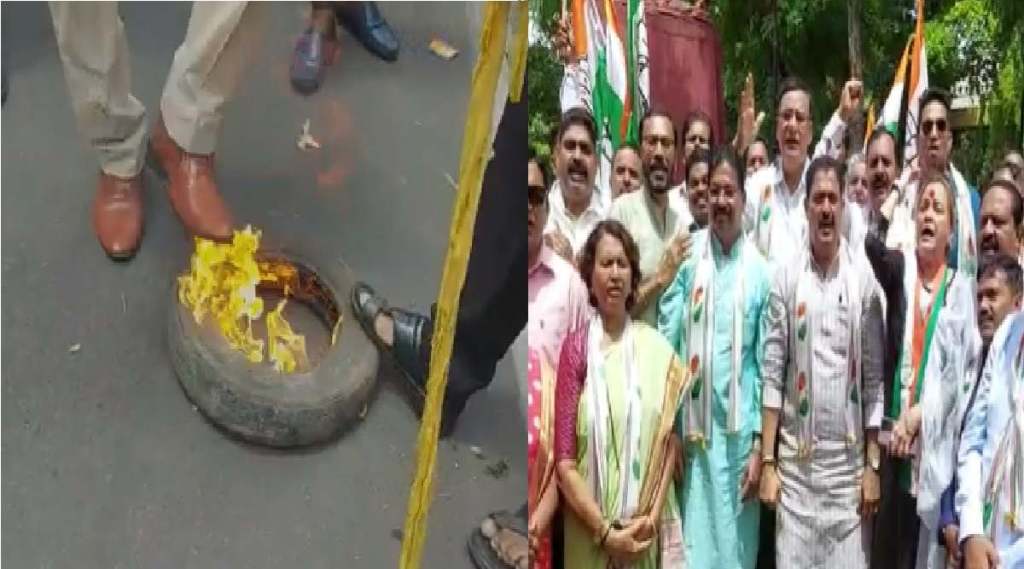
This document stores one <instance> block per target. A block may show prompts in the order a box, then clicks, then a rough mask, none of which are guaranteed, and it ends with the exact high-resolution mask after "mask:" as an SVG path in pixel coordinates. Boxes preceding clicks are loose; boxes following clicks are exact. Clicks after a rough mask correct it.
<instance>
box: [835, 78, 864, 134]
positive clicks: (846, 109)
mask: <svg viewBox="0 0 1024 569" xmlns="http://www.w3.org/2000/svg"><path fill="white" fill-rule="evenodd" d="M863 102H864V84H863V83H861V82H860V80H858V79H850V80H849V81H847V82H846V84H845V85H843V92H842V94H841V95H840V97H839V118H841V119H843V122H845V123H849V122H851V121H852V120H853V119H854V118H855V117H856V116H857V112H858V111H859V110H860V106H861V104H863Z"/></svg>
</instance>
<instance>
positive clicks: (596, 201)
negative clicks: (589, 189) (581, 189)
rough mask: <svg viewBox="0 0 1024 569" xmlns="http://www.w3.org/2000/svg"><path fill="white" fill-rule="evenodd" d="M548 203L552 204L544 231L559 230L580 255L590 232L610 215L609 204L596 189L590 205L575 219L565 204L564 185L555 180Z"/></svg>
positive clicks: (573, 252) (575, 253)
mask: <svg viewBox="0 0 1024 569" xmlns="http://www.w3.org/2000/svg"><path fill="white" fill-rule="evenodd" d="M549 195H550V197H549V198H548V203H549V204H550V206H551V209H550V213H549V214H548V224H547V225H546V226H544V233H554V232H556V231H557V232H558V233H561V234H562V235H564V236H565V238H566V239H568V240H569V245H570V246H571V247H572V254H573V255H579V253H580V251H582V250H583V246H584V245H585V244H586V243H587V238H588V237H590V233H591V232H592V231H593V230H594V228H595V227H597V224H598V223H600V222H601V221H602V220H604V219H605V218H606V217H607V216H608V205H607V204H605V203H604V202H603V201H602V200H601V195H600V194H599V193H598V192H597V190H596V189H595V190H594V193H593V194H592V195H591V196H590V205H589V206H587V209H585V210H584V211H583V213H581V214H580V216H579V217H577V218H575V219H573V217H572V215H570V213H569V209H568V208H567V207H566V206H565V198H564V197H563V196H562V186H561V184H560V183H559V182H558V180H555V183H554V184H553V185H552V186H551V193H550V194H549Z"/></svg>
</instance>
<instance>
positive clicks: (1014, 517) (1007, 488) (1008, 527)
mask: <svg viewBox="0 0 1024 569" xmlns="http://www.w3.org/2000/svg"><path fill="white" fill-rule="evenodd" d="M1012 374H1013V375H1012V377H1011V378H1010V402H1011V405H1012V406H1013V409H1012V411H1013V413H1012V414H1011V416H1010V419H1009V420H1008V421H1007V422H1006V428H1005V429H1004V430H1003V433H1002V435H1001V438H1000V440H999V446H998V447H997V448H996V453H995V455H994V456H993V457H992V470H991V472H990V473H989V479H988V481H987V482H986V484H985V488H984V492H985V502H984V509H983V517H982V519H983V522H984V527H985V533H986V534H988V536H989V539H991V540H992V542H993V543H997V541H996V537H997V536H998V535H999V534H1000V529H1002V530H1003V531H1006V532H1008V533H1011V534H1016V535H1018V536H1020V535H1021V534H1024V389H1021V387H1022V385H1021V384H1022V382H1024V335H1022V336H1021V339H1020V342H1019V343H1018V344H1017V350H1016V352H1015V354H1014V358H1013V362H1012ZM993 434H994V433H993Z"/></svg>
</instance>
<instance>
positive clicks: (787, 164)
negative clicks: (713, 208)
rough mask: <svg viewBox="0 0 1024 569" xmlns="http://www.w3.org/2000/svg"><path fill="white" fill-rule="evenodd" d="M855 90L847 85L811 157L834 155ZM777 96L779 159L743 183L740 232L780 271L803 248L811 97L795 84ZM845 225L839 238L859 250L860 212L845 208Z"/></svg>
mask: <svg viewBox="0 0 1024 569" xmlns="http://www.w3.org/2000/svg"><path fill="white" fill-rule="evenodd" d="M860 89H861V85H860V82H859V81H849V82H847V83H846V85H845V86H844V88H843V96H842V101H841V103H840V106H839V109H838V110H837V111H836V112H835V113H834V114H833V115H832V118H831V119H830V120H829V122H828V124H826V125H825V130H823V131H822V134H821V140H819V141H818V144H817V146H816V147H815V149H814V154H813V157H817V156H831V157H833V158H835V157H836V156H837V155H838V154H839V151H840V150H841V148H842V140H843V136H844V134H845V133H846V124H847V121H848V120H850V118H851V117H852V115H853V113H854V111H855V110H856V108H857V106H858V105H859V104H860V103H859V101H860V96H861V94H860V93H861V92H860ZM781 93H782V95H781V97H780V98H779V102H778V109H777V111H778V118H777V119H776V123H775V140H776V143H777V144H778V148H779V153H778V158H777V159H776V161H775V163H774V164H771V165H769V166H768V167H766V168H761V169H760V170H758V171H757V172H756V173H755V174H754V175H753V176H751V177H750V178H749V179H748V180H747V182H746V188H747V205H746V210H745V213H744V216H743V217H744V219H743V224H744V229H745V230H746V231H747V232H748V234H749V235H750V236H751V238H752V239H753V241H754V243H755V245H757V248H758V250H759V251H761V254H762V255H764V256H765V258H766V259H768V261H769V263H771V264H773V265H775V266H782V265H785V264H786V263H787V262H788V261H789V260H790V259H791V258H792V257H793V256H794V255H796V254H797V252H798V251H802V250H803V249H804V247H806V244H807V217H806V215H805V214H804V198H805V196H806V195H807V189H806V187H805V184H804V177H805V176H806V174H807V167H808V166H809V164H810V162H811V157H808V155H807V148H808V146H810V143H811V133H812V130H813V123H812V121H811V98H810V97H811V96H810V92H809V91H808V90H807V88H806V87H805V86H803V84H802V83H800V82H798V81H793V82H792V83H789V82H787V83H784V84H783V86H782V89H781ZM855 210H857V211H855ZM845 220H846V221H844V222H843V224H844V225H843V228H842V230H843V235H844V236H845V237H846V238H847V240H848V241H850V243H853V244H854V245H855V246H859V244H860V243H861V242H862V241H863V238H864V234H865V233H866V232H867V227H866V225H865V224H864V215H863V214H861V213H860V211H859V206H852V207H849V208H847V215H846V216H845Z"/></svg>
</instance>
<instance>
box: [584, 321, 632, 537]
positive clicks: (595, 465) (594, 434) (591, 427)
mask: <svg viewBox="0 0 1024 569" xmlns="http://www.w3.org/2000/svg"><path fill="white" fill-rule="evenodd" d="M603 337H604V327H603V326H602V323H601V317H600V316H597V315H595V316H593V317H592V318H591V319H590V325H589V328H588V330H587V378H586V383H585V385H584V389H583V397H584V398H585V400H586V402H587V431H588V432H587V439H588V444H587V448H586V457H585V460H586V464H588V465H589V467H590V469H591V471H590V472H591V476H590V480H591V491H592V492H593V493H594V494H593V495H594V498H595V499H597V500H598V503H602V502H603V497H604V495H605V494H604V488H605V487H606V485H607V484H608V473H607V472H606V471H605V460H606V459H607V458H608V457H609V456H611V455H612V454H613V453H614V452H615V451H618V456H616V457H614V458H616V459H617V460H618V465H619V492H618V498H617V500H616V503H617V504H618V510H617V511H614V512H605V514H606V515H607V516H609V517H610V518H612V519H623V520H625V519H628V518H631V517H632V516H633V515H634V514H635V513H636V510H637V507H638V506H639V502H640V485H641V483H642V480H641V476H642V473H641V474H637V475H635V476H634V473H633V469H632V468H631V466H632V464H633V463H634V462H636V463H637V464H639V462H640V460H641V457H640V430H641V425H640V421H641V418H642V416H643V408H642V406H641V399H640V378H639V373H638V372H637V361H636V354H635V350H634V346H633V331H632V322H631V321H630V320H629V317H628V316H627V317H626V326H625V328H624V329H623V331H622V337H621V338H620V344H621V346H622V361H623V364H624V367H625V369H624V371H625V373H624V379H625V393H626V401H627V408H626V421H625V423H626V429H625V432H624V433H620V432H616V431H615V429H614V426H613V424H612V416H611V405H610V397H609V386H608V383H607V381H606V379H605V375H604V355H603V353H602V351H601V339H602V338H603ZM610 443H613V446H614V447H615V449H614V450H610ZM602 509H603V508H602Z"/></svg>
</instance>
